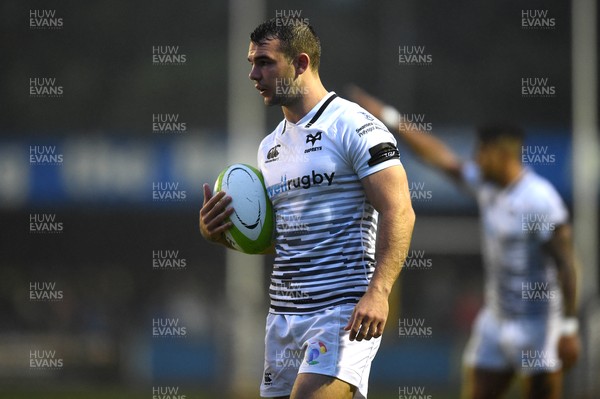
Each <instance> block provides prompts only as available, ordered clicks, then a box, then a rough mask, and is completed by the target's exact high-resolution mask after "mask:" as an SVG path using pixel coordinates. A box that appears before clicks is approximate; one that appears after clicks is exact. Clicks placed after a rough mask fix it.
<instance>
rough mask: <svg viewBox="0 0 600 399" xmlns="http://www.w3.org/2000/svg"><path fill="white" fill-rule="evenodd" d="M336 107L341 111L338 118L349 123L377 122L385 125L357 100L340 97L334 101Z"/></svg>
mask: <svg viewBox="0 0 600 399" xmlns="http://www.w3.org/2000/svg"><path fill="white" fill-rule="evenodd" d="M334 103H335V105H336V109H337V110H338V111H339V115H338V120H339V121H341V122H344V123H349V124H365V123H370V122H372V123H377V124H379V125H381V126H384V125H383V123H382V122H381V121H380V120H379V119H377V118H375V117H374V116H373V115H372V114H371V113H370V112H368V111H367V110H366V109H364V108H363V107H361V106H360V105H358V104H357V103H355V102H352V101H349V100H346V99H345V98H341V97H338V98H336V101H334Z"/></svg>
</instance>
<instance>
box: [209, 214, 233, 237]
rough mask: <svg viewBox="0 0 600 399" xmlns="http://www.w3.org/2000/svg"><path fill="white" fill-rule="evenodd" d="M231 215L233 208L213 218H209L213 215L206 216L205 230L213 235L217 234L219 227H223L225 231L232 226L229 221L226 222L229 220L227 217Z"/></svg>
mask: <svg viewBox="0 0 600 399" xmlns="http://www.w3.org/2000/svg"><path fill="white" fill-rule="evenodd" d="M232 213H233V208H227V209H225V210H224V211H222V212H220V213H218V214H216V215H214V217H210V216H213V215H207V218H206V220H205V222H206V223H205V225H206V228H207V230H209V231H210V232H211V233H213V234H214V233H218V230H219V229H220V228H221V227H224V228H225V230H227V229H228V228H229V227H230V225H231V224H232V223H231V222H230V221H227V219H228V218H229V216H231V214H232ZM209 217H210V219H209Z"/></svg>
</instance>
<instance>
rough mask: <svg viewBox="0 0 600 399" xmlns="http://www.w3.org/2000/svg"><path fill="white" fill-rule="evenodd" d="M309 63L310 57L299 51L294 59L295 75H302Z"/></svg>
mask: <svg viewBox="0 0 600 399" xmlns="http://www.w3.org/2000/svg"><path fill="white" fill-rule="evenodd" d="M309 65H310V57H309V56H308V54H306V53H300V54H298V56H296V58H295V59H294V68H296V76H298V75H302V74H303V73H304V72H306V71H307V70H308V67H309Z"/></svg>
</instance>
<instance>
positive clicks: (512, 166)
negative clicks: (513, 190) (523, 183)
mask: <svg viewBox="0 0 600 399" xmlns="http://www.w3.org/2000/svg"><path fill="white" fill-rule="evenodd" d="M505 171H506V172H505V173H504V178H503V179H502V181H501V182H500V184H501V185H502V186H503V187H508V186H511V185H513V184H514V183H516V182H517V181H518V180H519V179H520V178H521V176H522V175H523V171H524V169H523V165H521V163H520V162H509V163H508V164H507V166H506V169H505Z"/></svg>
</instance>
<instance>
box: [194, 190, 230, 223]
mask: <svg viewBox="0 0 600 399" xmlns="http://www.w3.org/2000/svg"><path fill="white" fill-rule="evenodd" d="M230 203H231V197H229V196H228V195H227V194H225V193H224V192H223V191H219V192H218V193H216V194H215V195H214V196H213V197H212V198H211V199H209V200H208V201H207V202H206V204H204V206H203V207H202V209H201V210H200V214H201V215H202V216H203V217H204V218H205V219H207V220H212V219H213V218H215V217H216V216H217V215H218V214H220V213H222V212H223V211H225V210H226V209H227V206H228V205H229V204H230Z"/></svg>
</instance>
